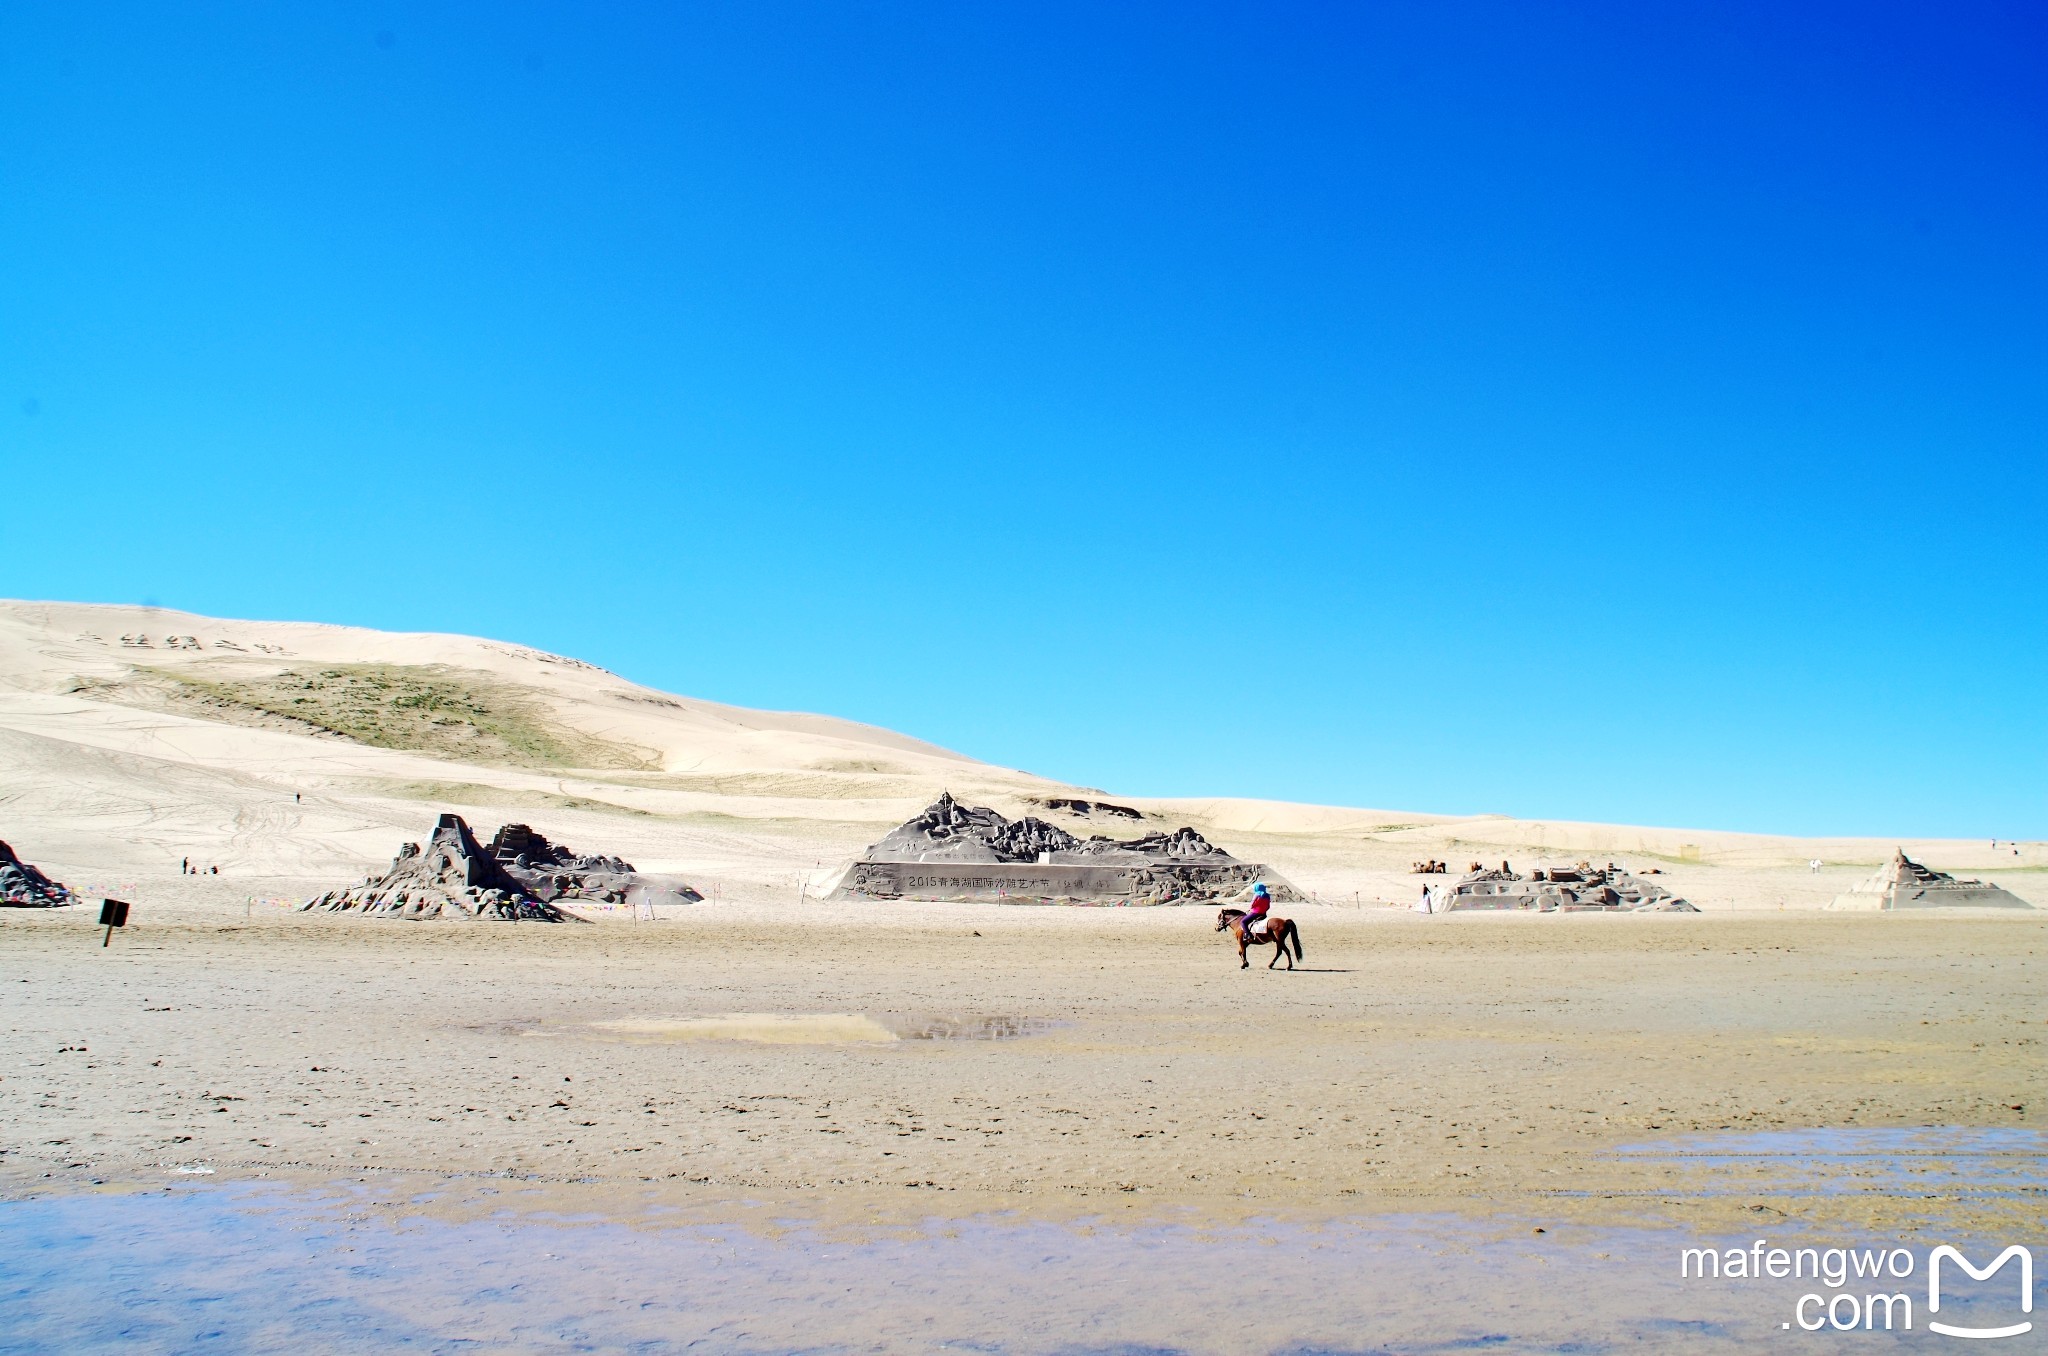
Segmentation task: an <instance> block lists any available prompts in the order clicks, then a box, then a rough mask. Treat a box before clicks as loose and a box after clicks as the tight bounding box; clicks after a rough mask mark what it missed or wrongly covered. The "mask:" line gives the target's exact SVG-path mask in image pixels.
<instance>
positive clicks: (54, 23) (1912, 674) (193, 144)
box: [0, 0, 2048, 838]
mask: <svg viewBox="0 0 2048 1356" xmlns="http://www.w3.org/2000/svg"><path fill="white" fill-rule="evenodd" d="M2044 66H2048V19H2044V16H2043V12H2042V10H2041V9H2040V8H2039V7H2038V6H2036V5H2033V4H2030V3H2015V4H2006V5H1996V4H1990V5H1987V4H1974V3H1954V4H1941V5H1937V4H1932V3H1928V4H1920V5H1894V4H1884V3H1876V4H1872V3H1855V4H1847V3H1845V4H1839V5H1829V4H1812V3H1800V4H1792V5H1787V4H1784V3H1777V2H1774V3H1768V4H1739V3H1738V4H1728V5H1721V4H1716V5H1705V4H1702V5H1696V6H1686V5H1665V4H1655V5H1644V4H1640V3H1614V4H1607V5H1599V4H1579V5H1531V4H1523V3H1502V4H1460V3H1434V2H1433V3H1425V4H1389V5H1370V4H1358V5H1351V4H1318V5H1301V4H1276V3H1272V2H1271V0H1259V2H1258V3H1246V4H1239V5H1216V4H1201V3H1183V4H1172V5H1157V6H1150V7H1147V6H1140V5H1124V6H1117V5H1101V4H1071V5H1068V4H1057V3H1036V4H1028V5H1026V4H1001V3H994V4H981V3H977V4H960V5H947V4H936V3H933V4H926V3H918V4H907V3H906V4H899V5H876V4H851V3H848V4H829V5H808V4H776V3H734V4H729V5H714V6H705V5H681V4H644V5H626V4H607V5H594V4H586V5H567V4H563V5H531V4H516V3H491V4H446V5H398V4H388V3H376V2H374V0H366V2H361V3H304V4H272V3H262V4H254V3H251V4H233V3H226V4H198V3H166V4H121V3H107V4H88V5H81V4H73V3H34V2H18V3H14V4H11V5H8V6H7V7H6V8H5V9H4V10H0V477H4V499H0V504H4V507H5V511H6V517H5V520H4V521H5V528H4V537H0V540H4V547H0V594H6V595H10V596H15V597H35V598H64V599H81V600H94V601H119V602H139V601H154V602H160V603H162V604H164V605H167V606H174V607H180V608H187V609H191V610H193V611H198V612H205V613H212V614H217V615H229V616H248V617H274V618H292V619H307V620H321V621H333V622H345V623H351V624H356V625H364V626H378V627H390V628H399V629H433V630H450V631H464V632H472V633H477V634H483V635H490V636H496V637H501V638H505V639H510V640H517V641H521V642H525V643H529V644H532V645H537V646H542V647H545V648H548V649H551V650H557V651H562V652H565V653H569V654H574V655H578V656H581V657H584V658H587V659H590V660H593V661H595V662H597V663H600V664H603V665H605V666H607V667H609V668H612V669H615V670H617V671H619V672H620V673H623V674H625V675H628V676H629V677H632V678H634V679H638V680H640V681H642V682H646V683H650V684H653V685H656V686H659V687H663V688H667V689H671V690H674V691H679V692H686V693H691V694H694V695H701V696H707V697H713V698H717V699H720V700H725V701H731V702H737V703H742V704H746V705H751V706H767V707H782V708H801V709H808V710H817V711H825V712H830V713H833V714H838V715H844V716H850V717H855V718H858V719H862V720H868V721H873V722H876V723H878V724H882V725H887V726H892V727H894V728H897V729H901V730H904V731H907V732H910V733H914V734H917V735H920V736H923V737H926V738H929V739H932V740H935V741H938V742H940V743H943V744H946V745H949V746H952V747H954V748H958V749H961V750H963V751H965V752H967V753H971V754H974V755H976V756H979V757H982V758H987V759H991V760H994V761H997V762H1001V763H1006V764H1011V765H1017V766H1022V767H1026V768H1030V769H1032V770H1034V771H1038V772H1043V773H1047V774H1051V775H1056V776H1060V777H1065V778H1071V779H1074V780H1077V781H1080V782H1083V783H1088V784H1094V785H1099V786H1103V787H1106V788H1110V789H1112V790H1115V791H1118V792H1123V793H1127V794H1211V793H1226V794H1244V795H1256V796H1270V797H1281V798H1287V799H1294V800H1309V801H1322V802H1331V803H1342V804H1366V805H1379V806H1389V807H1397V808H1409V809H1422V810H1432V811H1453V812H1466V811H1471V812H1477V811H1499V812H1504V813H1512V814H1519V815H1527V816H1536V817H1545V818H1579V819H1601V820H1619V821H1628V822H1638V823H1663V824H1682V825H1692V826H1703V827H1725V828H1738V829H1756V830H1778V831H1789V832H1854V833H1871V834H1901V835H1903V834H1908V833H1940V834H1955V835H1962V836H1970V835H1976V836H1983V837H1987V838H1988V837H1991V836H1994V835H1995V836H1998V837H2007V836H2029V837H2042V836H2048V789H2044V788H2048V601H2044V600H2048V565H2044V559H2048V556H2044V538H2048V530H2044V527H2048V80H2044V77H2043V71H2044Z"/></svg>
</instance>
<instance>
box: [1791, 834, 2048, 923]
mask: <svg viewBox="0 0 2048 1356" xmlns="http://www.w3.org/2000/svg"><path fill="white" fill-rule="evenodd" d="M1828 907H1829V908H1830V909H1855V910H1864V909H1872V910H1885V909H1954V908H1970V909H2031V908H2033V907H2034V906H2033V905H2031V904H2029V903H2027V901H2026V900H2024V899H2021V898H2020V897H2019V896H2018V895H2016V894H2014V893H2012V892H2011V891H2010V890H2007V889H2005V888H2004V887H2003V886H2000V885H1994V884H1992V883H1991V882H1990V881H1982V880H1957V879H1956V878H1955V877H1954V876H1950V875H1944V874H1943V873H1942V872H1939V871H1933V870H1930V869H1928V868H1927V867H1924V866H1922V865H1920V863H1918V862H1916V861H1914V860H1913V859H1912V858H1911V857H1908V856H1907V855H1906V854H1905V852H1904V851H1902V850H1898V849H1894V850H1893V854H1892V859H1891V860H1890V861H1889V862H1887V863H1885V864H1884V865H1883V866H1881V867H1879V868H1878V870H1877V874H1876V875H1874V876H1872V877H1871V878H1870V879H1869V880H1866V881H1864V882H1863V884H1861V885H1859V886H1857V887H1856V888H1855V889H1853V890H1850V891H1848V892H1847V893H1845V894H1839V895H1836V896H1835V898H1834V900H1833V902H1832V903H1830V904H1829V905H1828Z"/></svg>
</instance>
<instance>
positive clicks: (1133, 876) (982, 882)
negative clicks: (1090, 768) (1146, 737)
mask: <svg viewBox="0 0 2048 1356" xmlns="http://www.w3.org/2000/svg"><path fill="white" fill-rule="evenodd" d="M1254 881H1264V882H1265V883H1266V888H1267V890H1268V891H1269V892H1270V893H1271V894H1272V896H1273V901H1274V902H1275V903H1286V902H1290V901H1293V902H1299V901H1300V900H1301V898H1302V896H1301V892H1300V891H1299V890H1296V889H1295V888H1294V887H1293V886H1292V885H1290V884H1288V883H1287V882H1286V881H1285V880H1282V879H1281V878H1280V877H1279V876H1278V875H1276V874H1274V872H1273V870H1272V869H1271V868H1270V867H1266V866H1262V865H1260V864H1259V863H1257V862H1243V861H1239V860H1238V859H1237V858H1235V857H1233V856H1231V855H1230V854H1229V853H1227V852H1225V851H1223V849H1221V848H1219V847H1216V846H1215V845H1213V844H1211V843H1210V842H1209V841H1208V840H1207V839H1205V838H1203V837H1202V835H1201V834H1199V833H1196V832H1195V831H1194V830H1193V829H1190V828H1180V829H1175V830H1174V831H1173V832H1171V833H1163V832H1159V833H1148V834H1146V835H1144V836H1143V837H1141V838H1127V839H1120V838H1107V837H1103V836H1100V835H1098V836H1096V837H1092V838H1086V839H1082V838H1076V837H1075V836H1074V835H1072V834H1070V833H1068V832H1067V831H1066V830H1065V829H1062V828H1060V827H1059V826H1058V825H1057V824H1048V823H1046V822H1045V821H1044V820H1042V819H1033V818H1030V817H1028V816H1027V817H1026V818H1023V819H1007V818H1005V817H1004V816H1002V815H1001V814H998V813H997V812H996V811H994V810H991V809H989V808H988V807H987V806H985V805H962V804H961V803H960V802H958V801H956V800H954V799H953V797H952V795H951V794H942V795H941V796H940V797H939V798H938V799H937V800H935V801H933V802H932V803H931V804H930V805H928V806H926V807H925V809H924V811H923V812H922V813H921V814H919V815H918V816H917V817H916V818H915V819H912V820H910V821H909V822H908V823H905V824H903V825H901V826H899V827H897V828H895V829H893V830H891V831H890V832H889V834H888V836H887V837H885V838H883V839H882V841H881V842H879V843H876V844H875V845H874V846H873V847H871V848H869V849H868V850H867V851H866V852H865V853H863V854H862V855H861V858H860V860H859V861H857V862H855V863H854V864H853V865H852V866H851V867H850V868H848V870H847V872H846V874H845V875H844V876H843V877H842V878H841V880H840V884H839V887H838V889H837V890H836V891H835V892H834V893H835V895H836V896H837V897H839V898H842V899H966V900H991V901H997V902H1011V903H1037V902H1061V901H1065V902H1072V903H1119V904H1203V903H1211V902H1214V901H1217V900H1224V899H1234V898H1237V897H1238V896H1240V895H1243V894H1245V893H1246V892H1247V891H1249V889H1250V888H1251V885H1252V883H1253V882H1254Z"/></svg>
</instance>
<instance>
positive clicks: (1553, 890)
mask: <svg viewBox="0 0 2048 1356" xmlns="http://www.w3.org/2000/svg"><path fill="white" fill-rule="evenodd" d="M1436 908H1437V910H1438V911H1439V912H1450V911H1454V910H1459V909H1531V910H1534V911H1536V912H1538V913H1698V912H1699V910H1698V909H1696V908H1694V907H1693V905H1692V904H1691V903H1690V902H1688V901H1686V900H1684V899H1681V898H1679V897H1678V896H1677V895H1674V894H1672V893H1671V892H1670V891H1669V890H1667V889H1665V888H1664V887H1663V886H1661V885H1659V884H1657V883H1656V882H1655V881H1648V880H1643V879H1641V878H1640V877H1637V876H1634V875H1631V874H1630V873H1629V872H1627V871H1624V870H1622V868H1620V867H1618V866H1616V865H1615V864H1614V863H1612V862H1609V863H1608V864H1607V865H1606V866H1594V865H1593V864H1592V863H1590V862H1580V863H1578V864H1577V865H1576V866H1569V867H1563V866H1553V867H1549V868H1544V869H1539V870H1536V871H1532V872H1530V873H1529V875H1528V876H1527V877H1524V876H1520V875H1517V874H1516V873H1514V872H1513V871H1509V870H1505V869H1501V870H1495V869H1493V868H1486V869H1482V870H1479V871H1474V872H1471V873H1470V874H1468V875H1466V876H1465V877H1463V878H1462V879H1460V880H1459V881H1458V882H1457V883H1456V884H1455V885H1452V886H1451V887H1450V888H1449V889H1448V890H1445V891H1444V892H1443V894H1442V895H1441V896H1440V897H1438V899H1437V900H1436Z"/></svg>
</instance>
